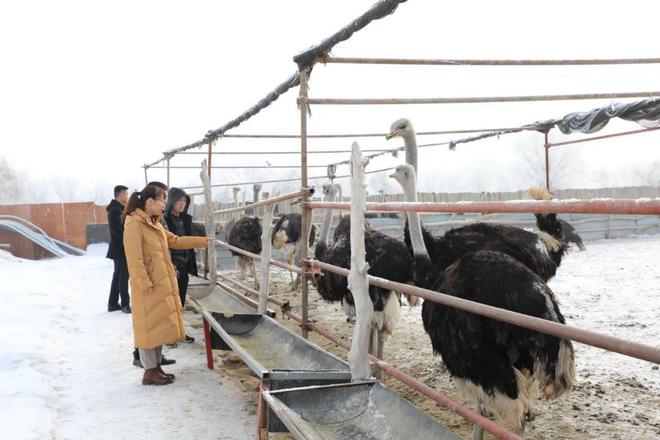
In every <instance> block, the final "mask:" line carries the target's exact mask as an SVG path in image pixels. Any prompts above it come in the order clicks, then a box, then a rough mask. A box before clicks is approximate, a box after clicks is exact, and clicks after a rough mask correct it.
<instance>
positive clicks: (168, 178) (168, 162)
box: [167, 159, 170, 187]
mask: <svg viewBox="0 0 660 440" xmlns="http://www.w3.org/2000/svg"><path fill="white" fill-rule="evenodd" d="M167 186H168V187H169V186H170V160H169V159H167Z"/></svg>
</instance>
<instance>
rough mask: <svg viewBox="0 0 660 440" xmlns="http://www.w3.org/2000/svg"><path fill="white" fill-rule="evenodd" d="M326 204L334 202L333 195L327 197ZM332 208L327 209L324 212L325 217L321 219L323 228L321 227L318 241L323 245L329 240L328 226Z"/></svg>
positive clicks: (330, 220) (330, 221)
mask: <svg viewBox="0 0 660 440" xmlns="http://www.w3.org/2000/svg"><path fill="white" fill-rule="evenodd" d="M326 201H327V202H334V201H335V196H334V195H329V196H328V197H327V200H326ZM333 213H334V212H333V210H332V208H328V209H326V210H325V217H323V226H322V227H321V233H320V236H319V241H322V242H324V243H327V242H328V240H329V238H330V225H331V224H332V214H333Z"/></svg>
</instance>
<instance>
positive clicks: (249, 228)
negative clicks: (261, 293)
mask: <svg viewBox="0 0 660 440" xmlns="http://www.w3.org/2000/svg"><path fill="white" fill-rule="evenodd" d="M261 231H262V227H261V222H260V221H259V219H258V218H257V217H241V218H240V219H239V220H237V221H236V223H235V224H234V225H233V226H232V228H231V230H230V231H229V237H228V239H227V243H229V244H230V245H232V246H236V247H238V248H241V249H243V250H244V251H248V252H252V253H253V254H260V253H261ZM231 254H232V255H233V256H234V259H235V260H236V266H237V267H238V269H239V271H240V275H241V279H243V280H245V279H246V278H247V270H248V268H249V269H250V273H251V274H252V276H253V277H254V283H255V286H256V289H257V290H258V289H259V280H258V279H257V272H256V269H255V267H254V260H253V259H252V258H250V257H248V256H245V255H242V254H239V253H238V252H234V251H231Z"/></svg>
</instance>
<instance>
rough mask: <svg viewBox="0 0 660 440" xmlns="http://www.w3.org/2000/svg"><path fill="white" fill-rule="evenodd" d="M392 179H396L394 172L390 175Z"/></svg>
mask: <svg viewBox="0 0 660 440" xmlns="http://www.w3.org/2000/svg"><path fill="white" fill-rule="evenodd" d="M388 177H389V178H390V179H396V173H392V174H390V175H389V176H388Z"/></svg>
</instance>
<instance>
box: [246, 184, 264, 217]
mask: <svg viewBox="0 0 660 440" xmlns="http://www.w3.org/2000/svg"><path fill="white" fill-rule="evenodd" d="M260 192H261V185H260V184H258V183H255V184H254V185H252V203H257V202H258V201H259V193H260ZM258 209H259V208H251V209H249V210H248V211H246V212H245V213H246V214H247V215H257V210H258Z"/></svg>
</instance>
